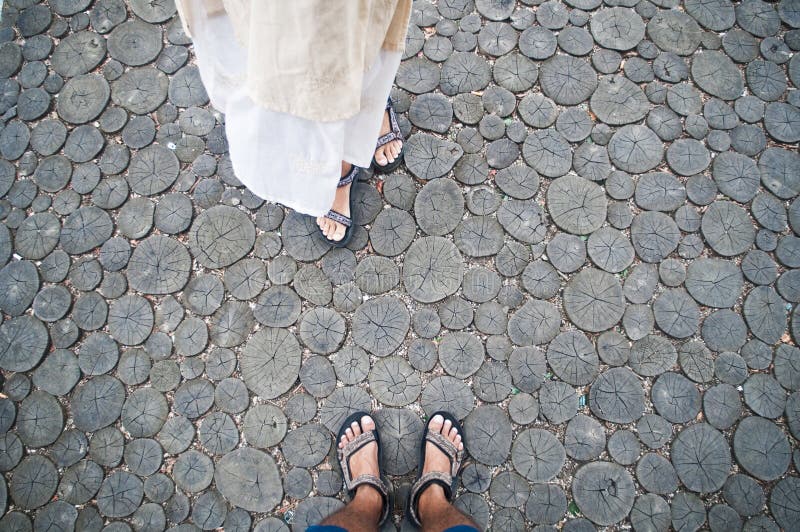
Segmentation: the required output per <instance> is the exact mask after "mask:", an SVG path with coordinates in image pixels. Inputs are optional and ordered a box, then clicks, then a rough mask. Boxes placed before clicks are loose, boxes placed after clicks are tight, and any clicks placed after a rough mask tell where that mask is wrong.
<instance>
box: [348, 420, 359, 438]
mask: <svg viewBox="0 0 800 532" xmlns="http://www.w3.org/2000/svg"><path fill="white" fill-rule="evenodd" d="M350 428H351V429H352V430H353V435H355V436H356V437H358V436H360V435H361V425H359V424H358V421H353V422H352V423H351V424H350Z"/></svg>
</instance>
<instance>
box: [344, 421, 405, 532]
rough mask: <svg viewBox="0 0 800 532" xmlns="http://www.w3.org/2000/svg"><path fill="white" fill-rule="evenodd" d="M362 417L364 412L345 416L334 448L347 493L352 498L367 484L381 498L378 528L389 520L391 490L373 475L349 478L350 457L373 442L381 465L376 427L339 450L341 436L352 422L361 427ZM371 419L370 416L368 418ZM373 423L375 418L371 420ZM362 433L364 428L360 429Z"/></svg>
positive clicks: (379, 442) (379, 443)
mask: <svg viewBox="0 0 800 532" xmlns="http://www.w3.org/2000/svg"><path fill="white" fill-rule="evenodd" d="M364 416H369V414H368V413H366V412H356V413H354V414H351V415H349V416H347V419H345V420H344V422H343V423H342V427H341V428H340V429H339V434H338V435H337V436H336V446H337V456H338V458H339V465H340V466H341V467H342V477H344V486H345V488H346V489H347V493H348V494H349V495H350V497H351V498H352V497H353V495H355V492H356V488H358V487H359V486H361V485H364V484H367V485H369V486H372V487H373V488H375V489H376V490H377V491H378V493H380V495H381V497H382V498H383V507H382V508H381V518H380V520H379V521H378V526H379V527H380V526H381V525H382V524H383V523H385V522H386V520H387V519H388V518H389V509H390V508H391V502H392V501H391V494H392V492H391V490H390V488H389V486H390V484H388V483H386V482H384V481H383V480H382V479H381V478H380V477H377V476H375V475H368V474H363V475H359V476H357V477H356V478H350V457H351V456H353V455H354V454H355V453H357V452H358V451H359V450H360V449H361V448H362V447H364V446H365V445H367V444H368V443H372V442H373V441H374V442H375V443H376V445H377V446H378V464H380V463H381V450H382V449H381V438H380V435H379V434H378V425H377V423H376V424H375V429H373V430H370V431H368V432H362V433H361V434H359V435H358V436H356V438H355V439H354V440H353V441H350V442H348V443H347V444H346V445H345V446H344V449H340V448H339V442H341V441H342V436H344V433H345V431H346V430H347V429H348V428H350V425H351V424H352V423H353V422H356V423H358V424H359V426H360V425H361V418H362V417H364ZM370 417H372V416H370ZM372 420H373V421H374V420H375V418H372ZM361 430H362V431H363V430H364V428H363V427H361Z"/></svg>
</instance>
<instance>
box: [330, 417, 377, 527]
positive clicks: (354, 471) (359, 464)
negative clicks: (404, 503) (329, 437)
mask: <svg viewBox="0 0 800 532" xmlns="http://www.w3.org/2000/svg"><path fill="white" fill-rule="evenodd" d="M371 430H375V421H373V419H372V418H371V417H369V416H363V417H362V418H361V424H360V425H359V423H358V422H356V421H354V422H353V423H351V424H350V427H348V428H347V430H346V431H345V433H344V434H343V435H342V439H341V440H340V441H339V448H340V449H343V448H344V446H345V445H347V444H348V443H349V442H351V441H353V440H355V439H356V438H357V437H358V436H359V435H360V434H361V433H362V432H369V431H371ZM365 474H366V475H373V476H375V477H378V478H380V476H381V472H380V466H379V464H378V444H377V443H375V442H374V441H372V442H369V443H368V444H366V445H364V446H363V447H362V448H361V449H359V450H358V451H356V452H355V453H353V454H352V455H351V456H350V477H351V478H357V477H358V476H359V475H365ZM356 497H357V498H359V499H362V500H363V501H364V502H365V503H368V504H370V506H371V505H372V504H373V503H374V505H375V511H376V512H377V513H378V514H380V511H381V506H382V504H383V498H382V497H381V494H380V493H378V490H376V489H375V488H373V487H372V486H370V485H369V484H362V485H361V486H359V487H358V488H356Z"/></svg>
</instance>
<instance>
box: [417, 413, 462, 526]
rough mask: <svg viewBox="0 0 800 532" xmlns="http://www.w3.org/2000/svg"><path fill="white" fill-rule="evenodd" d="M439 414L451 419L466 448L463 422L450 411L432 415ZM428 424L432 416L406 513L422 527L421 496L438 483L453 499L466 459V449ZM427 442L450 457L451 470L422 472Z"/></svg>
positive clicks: (425, 434) (424, 438)
mask: <svg viewBox="0 0 800 532" xmlns="http://www.w3.org/2000/svg"><path fill="white" fill-rule="evenodd" d="M436 415H439V416H442V417H443V418H444V421H447V420H450V423H452V424H453V426H454V427H455V428H456V430H458V433H459V434H460V435H461V443H462V444H463V445H464V449H466V445H467V443H466V439H465V438H466V437H465V435H464V429H462V428H461V424H460V423H459V422H458V420H457V419H456V418H455V416H454V415H453V414H451V413H449V412H442V411H439V412H436V413H435V414H433V416H431V418H432V417H434V416H436ZM428 424H430V418H429V419H428V423H427V424H426V425H425V431H424V432H423V434H422V442H421V444H420V448H419V471H418V473H417V480H416V482H414V484H413V485H412V486H411V491H410V492H409V494H408V506H407V507H406V515H407V517H408V519H409V520H410V521H411V522H412V523H414V524H415V525H417V526H418V527H420V528H421V527H422V523H420V520H419V512H418V509H417V506H418V504H419V496H420V495H422V492H424V491H425V490H426V489H427V488H428V487H430V485H431V484H438V485H440V486H441V487H442V489H444V495H445V497H447V499H448V500H451V501H452V500H453V497H454V496H455V494H456V488H457V486H458V473H459V471H460V469H461V462H462V461H463V460H464V450H463V449H462V450H460V451H459V450H458V448H456V446H455V445H454V444H453V442H451V441H450V440H448V439H447V438H445V437H444V436H442V435H441V434H440V433H438V432H430V431H429V430H428ZM427 442H431V443H432V444H434V445H435V446H436V447H438V448H439V450H440V451H442V452H443V453H444V454H445V455H447V457H448V458H450V472H449V473H444V472H442V471H429V472H427V473H425V474H424V475H423V474H422V469H423V467H424V465H425V444H426V443H427Z"/></svg>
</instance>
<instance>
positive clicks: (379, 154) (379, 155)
mask: <svg viewBox="0 0 800 532" xmlns="http://www.w3.org/2000/svg"><path fill="white" fill-rule="evenodd" d="M375 161H376V162H377V163H378V164H379V165H381V166H385V165H386V164H388V161H387V160H386V154H385V153H384V148H383V147H381V148H378V150H377V151H376V152H375Z"/></svg>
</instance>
